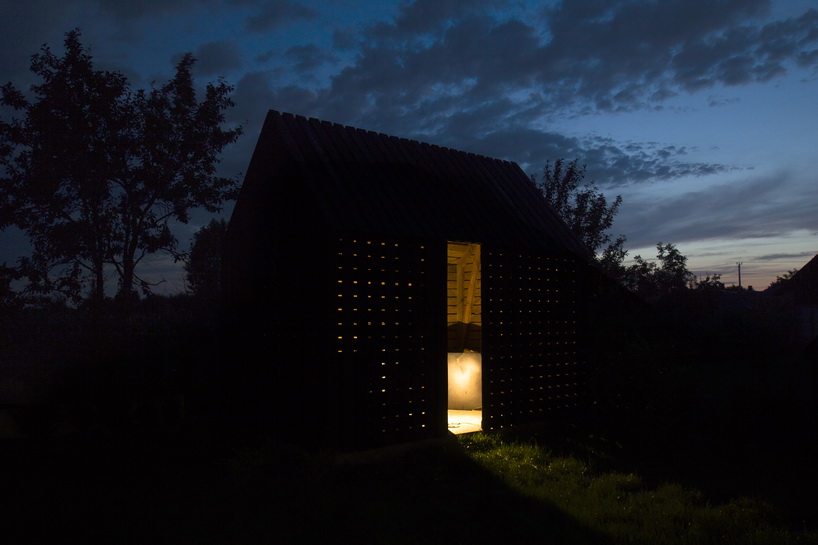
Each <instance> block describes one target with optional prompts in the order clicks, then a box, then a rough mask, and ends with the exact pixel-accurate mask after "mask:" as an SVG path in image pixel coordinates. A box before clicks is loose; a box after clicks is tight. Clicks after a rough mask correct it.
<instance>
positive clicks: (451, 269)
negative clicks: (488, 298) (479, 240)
mask: <svg viewBox="0 0 818 545" xmlns="http://www.w3.org/2000/svg"><path fill="white" fill-rule="evenodd" d="M480 253H481V246H480V244H476V243H467V242H449V243H448V246H447V265H448V268H447V277H446V284H447V290H446V295H447V296H446V322H447V324H448V326H449V327H448V330H447V331H448V335H447V344H448V351H449V352H462V351H463V350H464V349H469V350H473V351H475V352H479V351H480V350H481V340H482V336H481V328H482V325H483V317H482V313H483V304H482V297H483V294H482V282H481V278H480Z"/></svg>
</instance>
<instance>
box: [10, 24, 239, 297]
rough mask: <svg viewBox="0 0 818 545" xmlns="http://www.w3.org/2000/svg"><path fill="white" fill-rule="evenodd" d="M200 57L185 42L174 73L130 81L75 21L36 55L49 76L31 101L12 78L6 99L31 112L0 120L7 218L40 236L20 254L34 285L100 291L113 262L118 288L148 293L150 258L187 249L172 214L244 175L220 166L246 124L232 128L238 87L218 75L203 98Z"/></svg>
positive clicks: (211, 203)
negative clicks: (197, 84) (110, 67)
mask: <svg viewBox="0 0 818 545" xmlns="http://www.w3.org/2000/svg"><path fill="white" fill-rule="evenodd" d="M194 63H195V59H194V58H193V57H192V55H190V54H186V55H185V56H184V57H183V58H182V60H181V61H180V62H179V63H178V65H177V66H176V74H175V76H174V77H173V78H172V79H171V81H169V82H168V83H166V84H165V85H163V86H161V87H159V88H155V87H152V88H151V89H150V90H147V91H146V90H142V89H140V90H138V91H136V92H132V91H131V90H130V87H129V84H128V81H127V79H126V78H125V76H123V75H122V74H119V73H116V72H107V71H99V70H95V69H94V67H93V62H92V58H91V55H90V54H89V53H88V52H87V51H86V50H85V49H84V47H83V46H82V44H81V43H80V32H79V30H73V31H70V32H68V33H67V34H66V39H65V55H64V56H63V57H62V58H58V57H57V56H55V55H54V54H53V53H52V52H51V51H50V49H49V48H48V46H43V48H42V49H41V52H40V53H38V54H35V55H34V56H33V57H32V64H31V70H32V71H33V72H34V73H35V74H37V75H38V76H40V78H41V79H42V81H43V83H41V84H39V85H33V86H32V87H31V95H32V97H33V100H32V101H31V102H30V101H29V100H27V98H26V97H25V96H24V95H23V93H21V92H20V91H18V90H17V89H16V88H14V86H13V85H12V84H11V83H9V84H6V85H5V86H3V88H2V104H3V105H6V106H10V107H12V108H14V109H15V110H17V111H19V112H22V114H23V115H22V118H20V119H13V120H12V121H11V122H8V123H6V122H0V161H2V162H1V163H0V164H1V165H2V166H3V167H4V170H5V177H4V178H3V180H2V182H3V186H2V189H0V194H1V195H0V207H2V208H0V222H5V224H6V225H8V224H16V225H18V226H19V227H20V228H21V229H23V230H24V231H25V232H26V234H27V235H28V236H29V238H30V240H31V242H32V245H33V254H32V256H31V258H24V259H21V262H20V264H21V269H22V270H23V272H24V273H25V274H26V276H28V278H29V280H30V289H32V290H34V291H42V292H47V291H51V290H58V291H61V292H63V293H66V294H67V295H69V296H71V297H72V298H73V299H74V300H75V301H76V300H79V299H80V298H81V296H82V293H83V291H84V290H85V289H86V287H90V288H91V298H92V299H95V300H100V299H102V298H103V297H104V295H105V288H104V284H105V281H106V276H105V275H106V271H109V270H111V268H113V270H115V271H116V274H117V276H118V279H119V296H120V297H123V298H126V299H127V298H131V297H133V296H134V295H135V293H136V292H135V287H140V288H141V289H142V291H143V293H148V292H149V291H150V285H149V284H148V283H147V282H146V281H144V280H143V279H140V278H139V277H138V276H137V274H136V268H137V266H138V265H139V263H140V262H141V261H142V259H143V258H144V257H145V256H147V255H149V254H153V253H156V252H159V251H165V252H169V253H170V254H171V255H173V256H174V258H175V259H177V260H178V259H180V258H181V254H180V253H179V252H177V245H178V241H177V240H176V238H175V236H174V235H173V233H172V232H171V230H170V227H169V223H170V221H172V220H175V221H179V222H182V223H186V222H187V221H189V219H190V210H191V209H193V208H198V207H202V208H204V209H205V210H207V211H209V212H217V211H219V210H220V207H221V204H222V203H223V202H224V200H226V199H232V198H235V194H236V185H237V182H236V181H235V180H233V179H229V178H223V177H219V176H216V166H217V164H218V156H219V154H220V153H221V151H222V150H223V149H224V147H226V146H227V145H229V144H230V143H232V142H235V141H236V139H237V138H238V136H239V135H240V134H241V127H237V128H233V129H224V128H222V124H223V123H224V111H225V110H226V109H227V108H229V107H230V106H232V105H233V103H232V101H231V100H230V96H229V95H230V93H231V92H232V89H233V88H232V87H231V86H229V85H227V84H226V83H225V82H224V81H219V82H218V83H217V84H212V83H210V84H208V85H207V87H206V90H205V94H204V99H203V100H201V101H199V100H198V99H197V97H196V91H195V88H194V85H193V78H192V73H191V70H192V67H193V64H194ZM0 226H4V225H0Z"/></svg>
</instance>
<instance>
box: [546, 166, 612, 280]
mask: <svg viewBox="0 0 818 545" xmlns="http://www.w3.org/2000/svg"><path fill="white" fill-rule="evenodd" d="M585 171H586V166H585V165H583V166H579V160H578V159H574V160H573V161H571V162H570V163H567V164H566V163H565V161H564V160H563V159H557V160H556V161H554V164H553V165H552V164H551V162H550V161H548V162H546V164H545V168H543V172H542V176H541V178H540V181H537V179H536V177H535V176H533V175H532V177H531V178H532V181H533V182H534V183H535V184H536V185H537V187H538V188H539V189H540V191H542V194H543V196H544V197H545V200H546V201H547V202H548V204H549V205H551V207H552V208H553V209H554V211H555V212H556V213H557V215H559V217H560V218H561V219H562V220H563V221H564V222H565V223H566V225H568V228H569V229H571V231H572V232H573V233H574V235H576V237H577V238H579V239H580V240H581V241H582V242H583V244H584V245H585V247H586V248H587V249H588V253H589V254H591V255H593V256H594V257H596V259H597V260H598V262H599V263H600V265H602V268H603V269H605V270H606V271H608V272H609V273H611V274H612V275H613V276H615V277H617V278H618V277H619V276H621V269H622V261H623V260H624V258H625V255H626V254H627V252H626V251H625V249H624V248H623V246H624V244H625V236H624V235H620V236H618V237H617V238H616V239H613V238H612V236H611V234H610V233H608V229H610V228H611V226H612V225H613V220H614V217H615V216H616V214H617V212H618V211H619V206H620V205H621V204H622V197H621V196H619V195H617V197H616V198H615V199H614V202H613V203H611V204H610V205H609V204H608V200H607V198H606V197H605V195H604V194H603V193H602V192H600V191H599V189H598V188H597V187H596V184H594V183H593V182H590V183H584V180H585Z"/></svg>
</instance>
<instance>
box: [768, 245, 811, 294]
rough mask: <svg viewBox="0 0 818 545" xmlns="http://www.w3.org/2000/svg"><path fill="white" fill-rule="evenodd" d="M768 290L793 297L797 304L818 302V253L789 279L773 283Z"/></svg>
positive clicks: (771, 292)
mask: <svg viewBox="0 0 818 545" xmlns="http://www.w3.org/2000/svg"><path fill="white" fill-rule="evenodd" d="M766 292H769V293H770V294H772V295H777V296H786V297H792V298H793V300H794V302H795V303H797V304H808V305H816V304H818V255H815V256H814V257H813V258H812V259H810V260H809V261H808V262H807V263H806V264H805V265H804V266H803V267H801V268H800V269H799V270H798V272H796V273H795V274H794V275H793V276H792V278H790V279H789V280H788V281H786V282H783V283H779V284H773V285H772V286H771V287H769V288H767V290H766V291H765V293H766Z"/></svg>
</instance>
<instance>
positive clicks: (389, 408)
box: [331, 237, 446, 447]
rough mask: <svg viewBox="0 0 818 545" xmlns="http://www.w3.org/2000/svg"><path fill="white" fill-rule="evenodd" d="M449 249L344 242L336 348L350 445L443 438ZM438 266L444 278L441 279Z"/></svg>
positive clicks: (338, 260)
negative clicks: (446, 262) (445, 269)
mask: <svg viewBox="0 0 818 545" xmlns="http://www.w3.org/2000/svg"><path fill="white" fill-rule="evenodd" d="M445 251H446V248H445V245H440V244H439V245H436V246H435V247H432V246H431V245H429V244H421V243H417V242H396V241H385V240H376V239H372V238H352V237H344V238H339V239H338V241H337V252H336V255H335V264H334V269H335V280H334V284H335V290H334V292H335V293H334V295H335V296H334V302H333V305H332V309H331V311H332V316H333V318H332V324H333V327H332V328H331V329H332V346H334V355H335V364H336V365H337V366H339V367H340V369H341V383H340V384H338V392H339V393H340V396H341V399H340V404H341V406H342V408H343V411H342V412H343V414H344V415H345V416H344V420H345V422H342V423H341V424H342V429H344V430H345V431H346V430H349V432H350V434H349V436H346V437H344V438H343V440H344V441H345V442H351V444H350V445H349V446H351V447H358V446H360V445H364V446H377V445H379V444H390V443H395V442H398V441H408V440H414V439H421V438H425V437H435V436H440V435H441V434H443V433H445V429H446V420H445V418H446V416H445V411H441V410H440V408H441V407H445V403H446V375H445V369H446V362H445V358H446V351H445V328H446V314H445V312H446V307H445V305H446V293H445V289H446V286H445V283H444V282H441V281H440V279H438V278H437V277H441V276H442V275H441V273H442V271H443V264H444V263H445V259H446V255H445ZM435 268H437V270H438V272H437V275H436V273H435Z"/></svg>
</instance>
